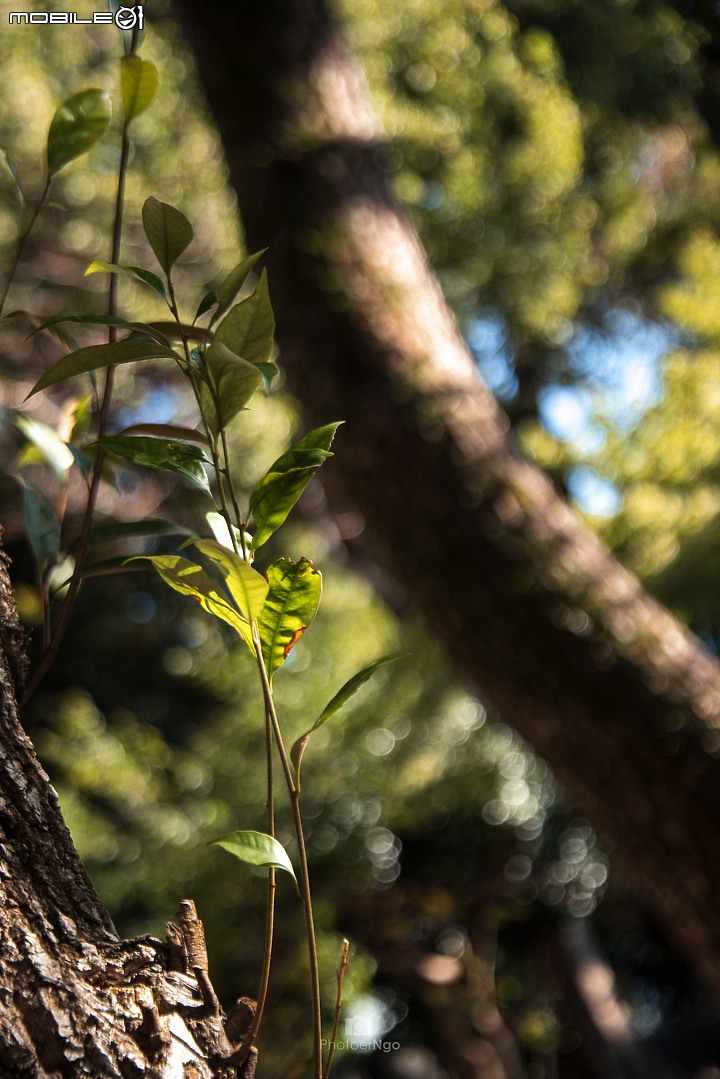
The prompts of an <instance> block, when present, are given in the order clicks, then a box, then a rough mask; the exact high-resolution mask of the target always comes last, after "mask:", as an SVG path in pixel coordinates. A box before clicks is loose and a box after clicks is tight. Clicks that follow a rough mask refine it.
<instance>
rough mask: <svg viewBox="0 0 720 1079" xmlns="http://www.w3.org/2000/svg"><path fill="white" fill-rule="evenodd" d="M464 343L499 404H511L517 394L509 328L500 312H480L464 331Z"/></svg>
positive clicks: (487, 309) (489, 310)
mask: <svg viewBox="0 0 720 1079" xmlns="http://www.w3.org/2000/svg"><path fill="white" fill-rule="evenodd" d="M465 340H466V341H467V343H468V346H469V348H470V351H471V352H472V354H473V356H474V357H475V361H476V363H477V365H478V370H479V371H480V375H481V377H482V379H483V382H484V383H485V385H486V386H488V387H489V388H490V389H491V390H492V392H493V393H494V394H495V396H496V397H497V398H498V400H500V401H512V399H513V397H514V396H515V394H516V393H517V391H518V380H517V377H516V375H515V371H514V369H513V362H512V349H511V348H510V346H509V345H508V340H507V326H506V323H505V319H504V318H503V316H502V315H501V314H500V312H499V311H495V310H493V309H492V308H484V309H481V310H480V311H479V312H478V313H477V315H476V316H475V318H473V319H471V320H470V321H469V322H468V323H467V325H466V327H465Z"/></svg>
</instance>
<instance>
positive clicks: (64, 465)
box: [15, 416, 74, 482]
mask: <svg viewBox="0 0 720 1079" xmlns="http://www.w3.org/2000/svg"><path fill="white" fill-rule="evenodd" d="M15 426H16V427H17V428H18V429H19V430H20V431H22V433H23V434H24V435H25V437H26V438H27V439H29V441H30V442H32V444H33V446H37V448H38V449H39V450H40V453H41V454H42V456H43V458H44V459H45V461H47V463H48V464H49V465H50V467H51V468H52V470H53V472H54V473H55V475H56V476H57V478H58V480H59V481H60V482H64V481H65V480H66V479H67V470H68V469H69V468H71V467H72V465H73V461H74V458H73V455H72V452H71V450H70V449H69V448H68V446H67V444H66V443H65V442H63V440H62V439H61V438H60V436H59V435H58V433H57V432H56V431H54V430H53V428H52V427H49V426H48V425H47V424H46V423H41V422H40V421H39V420H34V419H31V418H30V417H29V416H17V417H16V418H15Z"/></svg>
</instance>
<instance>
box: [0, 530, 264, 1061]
mask: <svg viewBox="0 0 720 1079" xmlns="http://www.w3.org/2000/svg"><path fill="white" fill-rule="evenodd" d="M23 647H24V640H23V634H22V630H21V629H20V626H19V623H18V621H17V615H16V613H15V608H14V604H13V600H12V590H11V587H10V582H9V579H8V575H7V560H6V558H5V556H4V555H3V554H2V552H1V551H0V937H1V938H2V947H1V948H0V1075H1V1076H11V1077H13V1076H18V1077H27V1079H46V1077H47V1079H50V1077H53V1079H54V1077H56V1076H63V1075H65V1076H73V1077H82V1076H88V1077H92V1079H104V1077H108V1079H134V1077H136V1076H137V1077H140V1076H145V1077H151V1079H171V1077H172V1079H190V1077H193V1079H206V1077H207V1079H220V1077H222V1079H231V1077H235V1076H237V1075H240V1074H243V1075H245V1076H250V1075H251V1074H252V1071H253V1067H254V1063H255V1053H254V1051H253V1053H252V1055H251V1057H250V1058H249V1059H248V1061H247V1064H246V1067H245V1071H244V1072H241V1071H240V1070H239V1068H238V1060H239V1057H238V1056H237V1054H235V1052H234V1050H235V1046H234V1045H232V1044H231V1043H230V1041H229V1040H228V1037H227V1035H226V1031H225V1028H224V1016H223V1014H222V1012H221V1011H220V1009H219V1006H218V1003H217V1000H216V999H215V996H214V993H213V992H212V987H211V986H210V981H209V978H208V976H207V963H206V961H205V959H204V957H203V956H202V954H199V955H198V952H197V939H198V936H199V935H201V930H200V931H199V930H198V929H197V924H198V923H196V919H194V918H193V914H194V908H193V907H192V904H191V903H189V902H188V901H184V903H183V904H182V905H181V919H180V920H181V928H179V929H177V928H175V927H172V929H171V932H172V937H171V939H172V940H173V941H174V942H175V943H174V944H172V945H170V946H168V945H166V944H163V943H162V942H161V941H159V940H155V939H154V938H152V937H149V936H148V937H140V938H136V939H134V940H125V941H123V940H120V939H119V937H118V935H117V933H116V932H115V929H114V927H113V924H112V922H111V920H110V915H109V914H108V912H107V911H106V910H105V909H104V907H103V906H102V904H101V903H100V900H99V899H98V897H97V896H96V895H95V892H94V890H93V887H92V885H91V883H90V881H89V879H88V877H87V874H86V872H85V870H84V869H83V866H82V863H81V862H80V859H79V857H78V855H77V852H76V851H75V848H74V847H73V845H72V840H71V839H70V834H69V832H68V830H67V828H66V827H65V824H64V822H63V820H62V817H61V815H60V810H59V808H58V803H57V796H56V794H55V791H54V790H53V788H52V787H51V785H50V782H49V780H48V777H47V776H46V774H45V773H44V772H43V770H42V768H41V767H40V765H39V763H38V760H37V758H36V756H35V753H34V751H33V748H32V745H31V744H30V742H29V740H28V738H27V736H26V735H25V733H24V731H23V730H22V728H21V727H20V724H19V721H18V715H17V705H16V696H15V694H16V687H18V686H19V684H20V682H21V681H22V676H23V673H24V667H25V661H24V653H23ZM193 945H195V950H193ZM201 951H202V948H200V952H201ZM239 1014H240V1015H241V1016H242V1014H243V1009H242V1005H241V1007H240V1011H239ZM235 1027H236V1029H235V1030H232V1029H231V1030H230V1034H231V1035H232V1037H233V1039H234V1041H236V1042H237V1041H239V1040H240V1039H241V1037H242V1033H243V1030H242V1029H240V1028H238V1024H237V1022H235Z"/></svg>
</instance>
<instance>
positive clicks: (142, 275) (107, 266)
mask: <svg viewBox="0 0 720 1079" xmlns="http://www.w3.org/2000/svg"><path fill="white" fill-rule="evenodd" d="M93 273H116V274H120V275H121V276H123V277H133V278H135V280H136V281H142V283H143V284H144V285H149V287H150V288H151V289H152V290H153V292H157V294H158V296H161V297H162V299H163V300H165V302H166V303H167V292H166V291H165V286H164V284H163V283H162V281H161V280H160V278H159V277H158V275H157V274H155V273H153V272H152V270H146V269H145V268H144V266H131V265H129V264H127V265H126V264H125V263H119V262H101V261H99V260H96V261H95V262H91V263H90V265H89V266H88V268H87V270H86V271H85V276H86V277H88V276H89V275H90V274H93Z"/></svg>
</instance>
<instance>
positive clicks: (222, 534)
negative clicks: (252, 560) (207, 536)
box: [205, 510, 252, 551]
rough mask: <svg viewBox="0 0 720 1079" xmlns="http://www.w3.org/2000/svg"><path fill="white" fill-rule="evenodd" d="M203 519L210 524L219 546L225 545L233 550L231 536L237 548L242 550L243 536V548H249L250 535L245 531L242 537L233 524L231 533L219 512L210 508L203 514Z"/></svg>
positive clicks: (229, 549)
mask: <svg viewBox="0 0 720 1079" xmlns="http://www.w3.org/2000/svg"><path fill="white" fill-rule="evenodd" d="M205 520H206V521H207V523H208V524H209V525H210V528H211V529H212V533H213V536H214V537H215V539H216V540H217V541H218V543H219V544H220V545H221V547H226V548H227V550H228V551H234V550H235V546H234V544H233V537H234V538H235V543H236V544H237V547H238V550H242V541H243V538H244V539H245V548H246V550H248V551H249V550H250V545H251V543H252V536H249V535H248V534H247V532H246V533H245V536H244V537H243V535H242V533H241V532H240V529H239V528H237V527H236V526H235V525H233V526H232V533H231V532H230V529H229V528H228V523H227V521H226V520H225V518H224V517H223V515H222V514H221V513H217V512H216V511H215V510H210V512H209V513H206V514H205Z"/></svg>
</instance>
